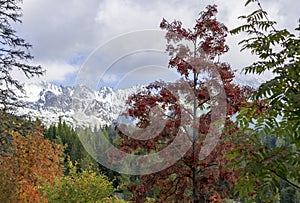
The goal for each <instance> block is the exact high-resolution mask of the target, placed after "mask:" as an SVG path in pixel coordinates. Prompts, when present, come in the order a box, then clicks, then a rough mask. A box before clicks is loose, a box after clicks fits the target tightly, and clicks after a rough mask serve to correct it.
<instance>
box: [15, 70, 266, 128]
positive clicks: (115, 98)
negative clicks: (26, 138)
mask: <svg viewBox="0 0 300 203" xmlns="http://www.w3.org/2000/svg"><path fill="white" fill-rule="evenodd" d="M265 80H266V78H264V77H260V78H257V77H245V76H243V75H241V74H240V75H239V74H237V77H236V78H235V83H237V84H240V85H249V86H252V87H254V88H256V87H258V86H259V85H260V84H261V83H262V82H264V81H265ZM143 88H144V87H143V86H134V87H131V88H128V89H116V90H115V89H112V88H110V87H102V88H100V89H99V90H97V91H93V90H90V89H89V88H87V87H85V86H77V87H63V86H57V85H54V84H51V83H48V82H40V83H35V84H25V86H24V89H25V92H26V94H25V95H22V96H19V98H20V100H22V101H24V103H25V106H26V107H25V108H21V109H18V112H17V113H18V114H19V115H29V116H30V117H32V118H40V119H41V120H42V121H43V122H44V124H45V125H50V124H55V123H57V122H58V121H59V117H61V118H62V119H63V120H64V121H66V122H67V123H68V124H70V125H72V126H73V127H95V126H101V125H106V124H107V125H110V124H111V123H112V122H113V120H115V119H117V118H118V117H119V115H120V114H121V113H122V112H124V110H125V109H126V105H125V102H126V100H127V99H128V97H129V96H130V95H132V94H134V93H137V92H138V91H141V90H143Z"/></svg>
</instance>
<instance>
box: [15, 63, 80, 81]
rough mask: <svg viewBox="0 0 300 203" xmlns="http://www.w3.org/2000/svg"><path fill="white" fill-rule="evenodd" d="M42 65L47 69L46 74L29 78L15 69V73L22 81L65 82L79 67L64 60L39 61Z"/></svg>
mask: <svg viewBox="0 0 300 203" xmlns="http://www.w3.org/2000/svg"><path fill="white" fill-rule="evenodd" d="M38 64H40V65H42V67H43V69H45V70H46V74H44V75H43V76H40V77H33V78H30V79H28V78H27V77H26V76H25V75H24V74H23V73H22V72H20V71H13V75H14V76H15V77H16V78H17V79H19V80H20V81H22V82H25V83H32V82H39V81H49V82H61V83H62V82H64V81H65V80H66V77H68V76H70V74H73V73H75V72H76V71H77V70H78V67H75V66H72V65H70V64H67V63H66V62H64V61H45V62H41V63H38Z"/></svg>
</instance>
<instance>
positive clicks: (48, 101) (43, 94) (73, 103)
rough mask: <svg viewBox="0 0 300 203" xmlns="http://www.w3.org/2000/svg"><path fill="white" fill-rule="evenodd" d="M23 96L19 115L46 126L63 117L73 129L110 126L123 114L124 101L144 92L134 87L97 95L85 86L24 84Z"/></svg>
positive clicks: (103, 91) (103, 90) (107, 89)
mask: <svg viewBox="0 0 300 203" xmlns="http://www.w3.org/2000/svg"><path fill="white" fill-rule="evenodd" d="M24 89H25V91H26V94H25V96H24V95H23V96H20V99H21V100H22V101H24V102H25V104H26V105H25V106H26V107H25V108H21V109H19V110H18V112H17V113H18V114H19V115H29V116H31V117H33V118H40V119H41V120H42V121H43V122H44V124H45V125H50V124H54V123H57V122H58V119H59V117H62V119H63V120H65V121H66V122H67V123H69V124H71V125H72V126H74V127H83V126H84V127H88V126H90V127H95V126H99V125H106V124H108V125H109V124H111V123H112V121H113V120H115V119H117V118H118V116H119V114H120V113H121V112H122V111H124V110H125V108H126V107H125V102H126V100H127V98H128V97H129V96H130V95H132V94H133V93H136V92H138V91H141V90H142V89H143V87H142V86H135V87H132V88H128V89H117V90H114V89H112V88H110V87H102V88H100V89H99V90H98V91H93V90H90V89H89V88H87V87H84V86H77V87H63V86H56V85H54V84H50V83H47V82H41V83H38V84H25V87H24Z"/></svg>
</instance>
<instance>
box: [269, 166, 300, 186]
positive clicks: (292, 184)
mask: <svg viewBox="0 0 300 203" xmlns="http://www.w3.org/2000/svg"><path fill="white" fill-rule="evenodd" d="M269 171H271V172H272V173H274V174H275V175H276V176H278V177H279V178H281V179H282V180H284V181H285V182H287V183H288V184H290V185H291V186H293V187H295V188H296V189H298V190H300V186H298V185H296V184H294V183H292V182H291V181H289V180H288V179H286V178H284V177H282V176H281V175H279V174H278V173H277V172H276V171H274V170H272V169H269Z"/></svg>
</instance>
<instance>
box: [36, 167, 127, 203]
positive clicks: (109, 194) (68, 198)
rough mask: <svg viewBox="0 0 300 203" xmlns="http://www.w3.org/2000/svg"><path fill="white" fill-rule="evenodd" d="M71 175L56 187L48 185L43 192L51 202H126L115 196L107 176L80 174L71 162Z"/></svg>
mask: <svg viewBox="0 0 300 203" xmlns="http://www.w3.org/2000/svg"><path fill="white" fill-rule="evenodd" d="M69 168H70V174H69V175H68V176H65V177H62V178H59V179H57V180H56V181H55V183H54V185H51V184H48V185H46V186H45V187H44V188H42V189H41V190H42V191H43V193H44V195H45V196H46V197H47V198H48V201H49V203H51V202H61V203H63V202H78V203H80V202H93V203H94V202H124V201H121V200H118V199H117V198H116V197H114V196H113V192H114V190H115V189H114V188H113V186H112V182H110V181H109V180H108V178H107V177H106V176H105V175H102V174H97V173H96V172H94V171H90V170H83V171H82V172H80V173H78V172H77V169H76V167H75V166H73V164H72V162H69Z"/></svg>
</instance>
